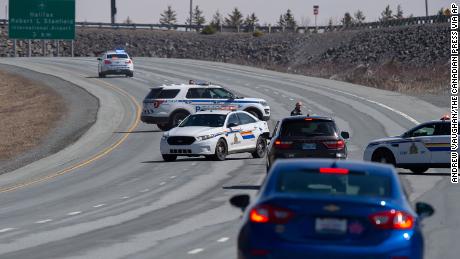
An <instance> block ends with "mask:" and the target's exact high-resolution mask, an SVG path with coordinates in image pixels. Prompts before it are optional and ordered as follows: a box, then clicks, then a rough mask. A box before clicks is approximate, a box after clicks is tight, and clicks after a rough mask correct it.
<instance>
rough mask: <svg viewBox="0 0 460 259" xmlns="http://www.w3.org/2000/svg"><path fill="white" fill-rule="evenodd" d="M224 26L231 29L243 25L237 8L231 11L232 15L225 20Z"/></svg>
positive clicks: (241, 16)
mask: <svg viewBox="0 0 460 259" xmlns="http://www.w3.org/2000/svg"><path fill="white" fill-rule="evenodd" d="M225 24H226V25H228V26H232V27H237V28H239V26H240V25H241V24H243V14H242V13H241V12H240V10H238V8H237V7H235V9H233V11H232V13H231V14H229V15H228V17H227V18H225Z"/></svg>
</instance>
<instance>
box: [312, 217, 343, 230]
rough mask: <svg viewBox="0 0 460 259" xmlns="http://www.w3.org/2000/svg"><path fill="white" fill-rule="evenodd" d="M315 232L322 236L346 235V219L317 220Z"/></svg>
mask: <svg viewBox="0 0 460 259" xmlns="http://www.w3.org/2000/svg"><path fill="white" fill-rule="evenodd" d="M315 231H316V233H320V234H345V233H346V232H347V220H346V219H334V218H317V219H316V221H315Z"/></svg>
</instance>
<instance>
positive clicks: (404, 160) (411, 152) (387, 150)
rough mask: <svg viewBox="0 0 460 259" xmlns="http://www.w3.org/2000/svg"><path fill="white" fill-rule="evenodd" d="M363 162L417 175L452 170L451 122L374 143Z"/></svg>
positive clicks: (428, 125)
mask: <svg viewBox="0 0 460 259" xmlns="http://www.w3.org/2000/svg"><path fill="white" fill-rule="evenodd" d="M364 160H366V161H374V162H380V163H388V164H393V165H394V166H396V167H400V168H406V169H409V170H411V171H412V172H414V173H424V172H426V171H427V170H428V169H429V168H448V167H450V119H449V118H445V117H443V118H442V119H441V120H436V121H429V122H425V123H422V124H420V125H418V126H416V127H414V128H412V129H410V130H409V131H407V132H405V133H404V134H402V135H401V136H396V137H390V138H382V139H377V140H373V141H371V142H370V143H369V145H368V146H367V147H366V150H365V151H364Z"/></svg>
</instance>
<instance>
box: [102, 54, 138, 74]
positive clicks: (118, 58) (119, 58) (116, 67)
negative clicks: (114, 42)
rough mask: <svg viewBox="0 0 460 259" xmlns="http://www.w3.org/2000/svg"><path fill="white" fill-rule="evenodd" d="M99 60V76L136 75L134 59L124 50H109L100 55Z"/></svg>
mask: <svg viewBox="0 0 460 259" xmlns="http://www.w3.org/2000/svg"><path fill="white" fill-rule="evenodd" d="M97 60H98V61H99V63H98V72H99V77H105V76H106V75H125V76H127V77H128V76H129V77H133V76H134V64H133V60H132V59H131V58H130V57H129V55H128V53H126V52H125V51H124V50H121V49H117V50H111V51H107V52H105V53H103V54H102V56H100V57H98V58H97Z"/></svg>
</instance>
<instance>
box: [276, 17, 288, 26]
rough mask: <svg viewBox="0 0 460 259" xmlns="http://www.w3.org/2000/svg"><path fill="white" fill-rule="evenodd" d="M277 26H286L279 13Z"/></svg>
mask: <svg viewBox="0 0 460 259" xmlns="http://www.w3.org/2000/svg"><path fill="white" fill-rule="evenodd" d="M278 26H280V27H286V21H285V20H284V16H283V15H282V14H281V15H280V18H279V19H278Z"/></svg>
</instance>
